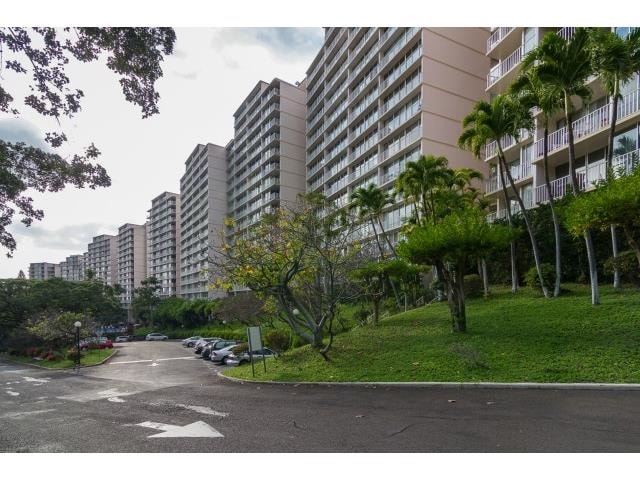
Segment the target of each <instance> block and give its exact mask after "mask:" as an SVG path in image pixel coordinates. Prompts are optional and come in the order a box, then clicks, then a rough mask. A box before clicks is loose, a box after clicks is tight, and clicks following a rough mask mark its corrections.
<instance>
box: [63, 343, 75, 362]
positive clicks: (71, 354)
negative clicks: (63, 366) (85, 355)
mask: <svg viewBox="0 0 640 480" xmlns="http://www.w3.org/2000/svg"><path fill="white" fill-rule="evenodd" d="M64 358H65V360H72V361H74V362H75V361H76V358H78V350H76V349H75V347H74V348H69V349H68V350H67V351H66V353H65V354H64Z"/></svg>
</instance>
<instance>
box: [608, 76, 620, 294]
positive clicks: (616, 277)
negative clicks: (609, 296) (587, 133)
mask: <svg viewBox="0 0 640 480" xmlns="http://www.w3.org/2000/svg"><path fill="white" fill-rule="evenodd" d="M617 122H618V85H617V83H616V85H615V87H614V92H613V100H612V102H611V125H610V126H609V139H608V140H609V141H608V145H607V175H609V174H610V173H611V172H613V137H614V136H615V134H616V123H617ZM611 249H612V250H613V258H618V232H617V229H616V226H615V225H611ZM614 265H615V262H614ZM613 288H620V270H619V269H618V267H617V266H614V269H613Z"/></svg>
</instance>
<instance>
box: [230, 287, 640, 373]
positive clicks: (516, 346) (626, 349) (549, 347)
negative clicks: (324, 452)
mask: <svg viewBox="0 0 640 480" xmlns="http://www.w3.org/2000/svg"><path fill="white" fill-rule="evenodd" d="M569 288H570V289H571V290H572V293H568V294H565V295H564V296H562V297H561V298H558V299H549V300H545V299H544V298H542V297H538V296H536V295H534V294H532V293H530V292H528V291H526V290H523V291H522V292H521V293H518V294H517V295H515V296H514V295H513V294H511V293H510V292H507V291H505V290H498V289H496V290H495V291H494V294H493V296H492V297H491V298H490V299H488V300H484V299H473V300H469V301H468V304H467V322H468V332H467V333H464V334H453V333H451V329H450V320H449V312H448V309H447V305H446V304H445V303H440V304H433V305H428V306H425V307H422V308H418V309H415V310H412V311H409V312H406V313H402V314H398V315H395V316H392V317H388V318H386V319H384V320H382V321H381V323H380V325H378V327H370V326H367V327H358V328H355V329H353V330H352V331H350V332H347V333H345V334H342V335H339V336H338V337H336V339H335V342H334V346H333V348H332V350H331V351H330V352H329V355H330V357H331V361H330V362H326V361H324V360H323V359H322V357H321V356H320V355H318V354H317V353H315V352H314V351H312V350H311V349H310V348H309V347H308V346H305V347H302V348H298V349H295V350H292V351H290V352H287V353H286V354H285V355H282V356H281V357H280V358H279V359H278V360H277V361H271V362H269V363H268V364H267V368H268V372H267V373H266V374H265V373H264V372H263V370H262V366H261V365H259V368H256V379H271V380H283V381H335V382H340V381H451V382H458V381H460V382H462V381H465V382H468V381H495V382H612V383H618V382H626V383H640V291H639V290H638V289H624V290H623V291H621V292H615V291H614V290H613V289H612V288H609V287H602V292H601V293H602V304H601V305H599V306H596V307H593V306H591V305H590V302H589V299H590V297H589V292H588V289H587V288H586V287H584V286H575V285H571V286H569ZM226 374H227V375H229V376H234V377H238V378H247V379H250V378H252V376H251V367H250V366H243V367H237V368H235V369H230V370H227V371H226Z"/></svg>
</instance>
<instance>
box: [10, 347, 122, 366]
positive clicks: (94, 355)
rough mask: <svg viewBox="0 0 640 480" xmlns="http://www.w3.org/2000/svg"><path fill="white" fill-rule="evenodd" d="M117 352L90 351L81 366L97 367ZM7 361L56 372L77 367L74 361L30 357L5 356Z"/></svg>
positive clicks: (105, 350) (107, 350) (81, 359)
mask: <svg viewBox="0 0 640 480" xmlns="http://www.w3.org/2000/svg"><path fill="white" fill-rule="evenodd" d="M115 353H116V350H115V349H113V348H111V349H103V350H88V351H87V352H86V353H84V354H83V355H82V356H81V357H80V365H82V366H84V367H90V366H92V365H97V364H99V363H100V362H102V361H103V360H105V359H106V358H108V357H110V356H112V355H114V354H115ZM5 358H6V359H7V360H11V361H13V362H18V363H25V364H27V365H37V366H40V367H47V368H52V369H56V370H61V369H65V368H73V367H74V366H75V361H74V360H51V361H50V360H34V359H33V358H30V357H20V356H15V355H10V356H9V355H7V356H5Z"/></svg>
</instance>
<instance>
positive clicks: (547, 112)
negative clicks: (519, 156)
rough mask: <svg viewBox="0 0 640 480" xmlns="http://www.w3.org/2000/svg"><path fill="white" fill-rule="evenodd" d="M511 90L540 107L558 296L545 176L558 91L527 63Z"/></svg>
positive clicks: (526, 102) (557, 230)
mask: <svg viewBox="0 0 640 480" xmlns="http://www.w3.org/2000/svg"><path fill="white" fill-rule="evenodd" d="M511 92H512V93H513V94H514V95H515V96H516V98H517V99H518V100H519V101H520V102H521V103H522V104H523V106H524V107H525V108H527V109H530V108H533V107H537V108H539V109H540V113H541V118H542V124H543V125H544V137H543V141H542V146H543V148H542V150H543V153H542V158H543V166H544V179H545V182H546V185H545V186H546V190H547V197H548V198H549V206H550V208H551V218H552V220H553V233H554V237H555V250H556V251H555V254H556V255H555V256H556V265H555V267H556V281H555V285H554V288H553V296H554V297H557V296H559V295H560V285H561V281H562V263H561V261H562V252H561V245H560V220H559V219H558V215H557V212H556V209H555V198H554V196H553V191H552V190H551V181H550V179H549V144H548V136H549V119H550V118H551V117H552V116H553V115H555V114H556V113H557V112H558V111H559V110H560V109H562V95H561V92H560V91H559V90H558V89H557V88H556V87H554V86H551V85H547V84H545V83H543V82H542V81H541V80H540V77H539V76H538V70H537V68H536V67H535V66H531V67H530V68H528V69H527V70H525V71H523V72H522V73H521V74H520V75H519V76H518V78H517V79H516V80H515V82H514V83H513V84H512V85H511Z"/></svg>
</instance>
